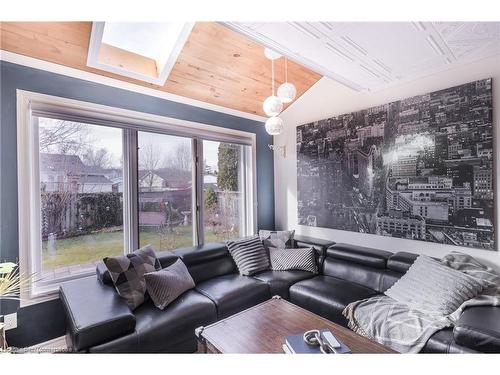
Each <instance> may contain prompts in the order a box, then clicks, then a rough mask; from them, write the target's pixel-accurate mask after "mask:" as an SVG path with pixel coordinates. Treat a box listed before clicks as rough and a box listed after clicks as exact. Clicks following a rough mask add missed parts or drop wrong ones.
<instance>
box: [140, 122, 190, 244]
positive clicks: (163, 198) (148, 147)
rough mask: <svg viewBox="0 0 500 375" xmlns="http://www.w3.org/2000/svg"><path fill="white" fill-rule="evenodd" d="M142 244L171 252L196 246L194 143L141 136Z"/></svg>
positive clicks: (166, 136)
mask: <svg viewBox="0 0 500 375" xmlns="http://www.w3.org/2000/svg"><path fill="white" fill-rule="evenodd" d="M137 143H138V174H137V175H138V181H137V186H138V215H139V216H138V226H139V244H140V246H144V245H146V244H151V245H152V246H153V248H154V249H155V250H171V249H176V248H178V247H183V246H192V245H193V244H194V243H195V240H194V238H195V236H194V230H193V216H194V215H193V201H194V199H193V147H192V143H193V142H192V139H191V138H185V137H177V136H172V135H167V134H158V133H149V132H142V131H140V132H138V133H137Z"/></svg>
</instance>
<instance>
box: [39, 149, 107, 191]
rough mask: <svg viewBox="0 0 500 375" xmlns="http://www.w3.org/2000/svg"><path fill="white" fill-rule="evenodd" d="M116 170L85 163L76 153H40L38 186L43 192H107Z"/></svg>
mask: <svg viewBox="0 0 500 375" xmlns="http://www.w3.org/2000/svg"><path fill="white" fill-rule="evenodd" d="M115 173H116V171H115V170H114V169H113V170H109V171H108V170H106V169H103V168H99V167H92V166H89V165H85V164H84V163H83V162H82V160H81V159H80V157H79V156H78V155H64V154H46V153H41V154H40V187H41V190H42V191H45V192H71V193H109V192H112V191H114V190H113V181H111V180H110V179H109V178H108V177H107V176H106V175H107V174H109V175H112V174H115Z"/></svg>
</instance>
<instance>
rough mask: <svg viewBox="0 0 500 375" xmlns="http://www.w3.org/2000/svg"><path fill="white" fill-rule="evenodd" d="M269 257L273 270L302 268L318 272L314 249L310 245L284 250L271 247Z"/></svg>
mask: <svg viewBox="0 0 500 375" xmlns="http://www.w3.org/2000/svg"><path fill="white" fill-rule="evenodd" d="M269 259H270V261H271V269H272V270H273V271H286V270H303V271H309V272H312V273H318V267H317V265H316V257H315V251H314V248H312V247H304V248H297V249H284V250H283V249H276V248H272V247H271V248H269Z"/></svg>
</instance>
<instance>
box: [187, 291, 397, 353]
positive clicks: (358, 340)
mask: <svg viewBox="0 0 500 375" xmlns="http://www.w3.org/2000/svg"><path fill="white" fill-rule="evenodd" d="M311 329H320V330H321V329H328V330H330V332H332V333H333V334H334V335H335V337H337V338H338V339H340V340H341V341H343V342H344V344H346V345H347V346H348V347H349V348H350V349H351V351H352V352H353V353H396V352H395V351H393V350H392V349H390V348H388V347H386V346H383V345H380V344H379V343H376V342H374V341H371V340H369V339H367V338H366V337H363V336H360V335H358V334H356V333H354V332H352V331H351V330H349V329H347V328H344V327H342V326H340V325H338V324H335V323H332V322H330V321H329V320H326V319H324V318H322V317H320V316H318V315H316V314H314V313H312V312H310V311H307V310H305V309H303V308H301V307H299V306H296V305H294V304H293V303H290V302H288V301H286V300H284V299H282V298H280V297H273V298H272V299H270V300H268V301H266V302H263V303H261V304H259V305H256V306H254V307H251V308H249V309H247V310H244V311H242V312H240V313H237V314H235V315H233V316H230V317H229V318H226V319H223V320H220V321H218V322H216V323H214V324H211V325H209V326H206V327H200V328H198V329H196V336H197V337H198V352H199V353H283V348H282V345H283V344H284V343H285V338H286V337H287V336H290V335H298V334H302V333H304V332H305V331H308V330H311Z"/></svg>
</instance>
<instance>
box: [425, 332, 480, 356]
mask: <svg viewBox="0 0 500 375" xmlns="http://www.w3.org/2000/svg"><path fill="white" fill-rule="evenodd" d="M420 352H421V353H453V354H464V353H477V352H476V351H475V350H473V349H470V348H467V347H465V346H461V345H459V344H458V343H456V342H455V340H454V339H453V329H452V328H446V329H442V330H440V331H437V332H436V333H435V334H433V335H432V336H431V337H430V338H429V340H427V343H426V344H425V346H424V348H423V349H422V350H421V351H420Z"/></svg>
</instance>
